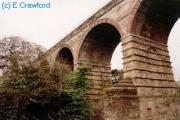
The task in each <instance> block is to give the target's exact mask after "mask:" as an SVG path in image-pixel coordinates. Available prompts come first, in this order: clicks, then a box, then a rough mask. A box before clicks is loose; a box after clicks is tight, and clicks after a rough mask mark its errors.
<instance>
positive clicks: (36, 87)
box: [0, 53, 90, 120]
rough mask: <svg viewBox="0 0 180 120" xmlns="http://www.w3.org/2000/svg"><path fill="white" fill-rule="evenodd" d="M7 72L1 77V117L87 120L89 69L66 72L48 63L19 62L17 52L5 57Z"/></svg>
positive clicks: (43, 61)
mask: <svg viewBox="0 0 180 120" xmlns="http://www.w3.org/2000/svg"><path fill="white" fill-rule="evenodd" d="M8 59H9V60H8V61H9V64H8V71H7V72H6V73H5V74H4V75H3V76H2V77H1V80H2V81H3V85H2V88H1V89H0V118H3V120H59V119H60V120H88V119H89V115H90V105H89V104H88V102H87V101H86V99H85V93H86V90H87V88H88V86H89V85H90V83H89V81H88V80H87V79H86V75H87V74H88V72H89V68H87V67H82V68H79V69H77V70H76V71H74V72H71V73H70V74H68V75H67V76H66V77H65V74H67V70H66V68H65V67H63V68H62V66H61V65H55V67H54V69H52V70H51V71H50V68H49V65H48V62H47V61H46V60H42V61H41V62H40V65H39V66H36V65H32V64H26V65H24V64H20V63H19V59H21V57H20V56H19V54H17V53H13V54H11V56H10V57H9V58H8Z"/></svg>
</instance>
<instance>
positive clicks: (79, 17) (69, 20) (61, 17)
mask: <svg viewBox="0 0 180 120" xmlns="http://www.w3.org/2000/svg"><path fill="white" fill-rule="evenodd" d="M2 1H4V0H0V2H2ZM17 1H27V2H28V1H29V2H31V3H34V2H36V1H37V0H17ZM38 1H39V2H47V1H48V0H38ZM49 1H51V5H52V6H51V8H50V9H11V10H6V11H2V10H1V9H0V38H3V37H7V36H20V37H23V38H25V39H27V40H29V41H31V42H34V43H36V44H39V45H41V46H43V47H45V48H50V47H52V46H53V45H55V44H56V43H57V42H58V41H59V40H60V39H62V38H63V37H64V36H65V35H67V34H68V33H69V32H70V31H72V30H73V29H75V28H76V27H77V26H78V25H80V24H81V23H82V22H84V21H85V20H86V19H87V18H89V17H90V16H91V15H92V14H94V13H95V12H96V11H97V10H98V9H100V8H102V7H103V6H104V5H105V4H107V3H108V2H109V1H110V0H49ZM168 44H169V50H170V52H171V61H172V62H173V71H174V73H175V78H176V79H180V20H179V21H178V22H177V24H176V25H175V26H174V28H173V30H172V32H171V35H170V37H169V43H168ZM121 58H122V54H121V49H120V45H119V46H118V47H117V49H116V50H115V53H114V55H113V59H112V68H122V61H121ZM178 62H179V63H178Z"/></svg>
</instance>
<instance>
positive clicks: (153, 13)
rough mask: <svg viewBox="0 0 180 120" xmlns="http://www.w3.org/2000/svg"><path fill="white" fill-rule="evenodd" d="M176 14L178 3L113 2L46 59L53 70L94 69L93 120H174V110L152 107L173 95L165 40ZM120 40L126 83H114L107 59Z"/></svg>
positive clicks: (179, 12)
mask: <svg viewBox="0 0 180 120" xmlns="http://www.w3.org/2000/svg"><path fill="white" fill-rule="evenodd" d="M179 16H180V0H112V1H111V2H109V3H108V4H107V5H106V6H104V7H103V8H102V9H100V10H99V11H98V12H97V13H96V14H94V15H93V16H92V17H90V18H89V19H88V20H87V21H85V22H84V23H83V24H82V25H80V26H79V27H78V28H76V29H75V30H74V31H72V32H71V33H70V34H69V35H67V36H66V37H65V38H64V39H62V40H61V41H60V42H59V43H57V44H56V45H55V46H54V47H52V48H51V49H49V50H48V51H47V52H46V53H45V55H44V57H45V58H46V59H47V60H48V61H49V64H50V66H51V67H52V66H53V65H54V62H55V61H57V60H62V61H64V63H65V64H67V65H68V66H69V67H70V68H71V69H72V70H73V69H76V68H78V67H79V66H80V65H82V64H88V65H89V66H91V67H92V71H91V74H90V76H89V79H91V80H92V81H93V83H94V84H93V87H92V88H90V90H89V92H88V93H87V95H88V96H89V98H90V100H91V101H92V103H93V105H94V106H93V108H94V113H93V120H101V119H102V120H168V119H169V120H173V119H174V118H173V115H172V114H173V109H172V110H170V111H169V110H168V109H169V108H157V107H156V103H157V101H158V100H159V99H161V97H162V96H163V95H164V94H172V93H175V92H176V82H175V81H174V78H173V72H172V67H171V62H170V56H169V52H168V46H167V40H168V36H169V33H170V30H171V29H172V27H173V25H174V23H175V22H176V21H177V19H178V17H179ZM120 42H121V43H122V44H121V45H122V53H123V58H122V60H123V71H124V80H122V81H121V82H120V83H118V84H116V85H112V84H111V67H110V61H111V57H112V54H113V51H114V49H115V48H116V46H117V45H118V44H119V43H120ZM163 110H164V111H165V114H163V113H162V114H161V111H163Z"/></svg>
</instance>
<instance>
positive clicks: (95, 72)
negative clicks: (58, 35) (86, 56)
mask: <svg viewBox="0 0 180 120" xmlns="http://www.w3.org/2000/svg"><path fill="white" fill-rule="evenodd" d="M81 65H87V66H88V67H90V69H91V71H90V74H89V75H88V79H89V80H91V83H92V86H91V87H90V88H89V90H88V92H87V94H86V95H87V98H88V99H89V100H90V102H91V105H92V108H93V113H92V120H104V95H105V91H104V90H105V88H107V87H108V86H110V85H111V79H112V75H111V66H110V64H108V63H102V61H99V62H93V61H88V60H79V61H78V62H77V63H76V65H75V66H76V68H78V67H80V66H81Z"/></svg>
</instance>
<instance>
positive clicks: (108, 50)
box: [80, 23, 120, 64]
mask: <svg viewBox="0 0 180 120" xmlns="http://www.w3.org/2000/svg"><path fill="white" fill-rule="evenodd" d="M119 42H120V34H119V32H118V30H117V29H116V28H115V27H114V26H113V25H110V24H108V23H102V24H99V25H97V26H95V27H94V28H93V29H91V31H90V32H89V33H88V34H87V36H86V37H85V39H84V41H83V43H82V46H81V49H80V59H81V60H88V61H91V62H101V63H107V64H109V63H110V61H111V57H112V54H113V52H114V50H115V48H116V46H117V45H118V44H119Z"/></svg>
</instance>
